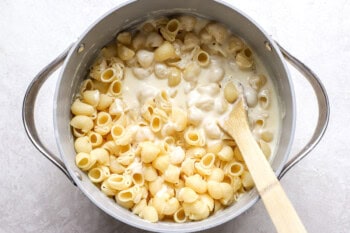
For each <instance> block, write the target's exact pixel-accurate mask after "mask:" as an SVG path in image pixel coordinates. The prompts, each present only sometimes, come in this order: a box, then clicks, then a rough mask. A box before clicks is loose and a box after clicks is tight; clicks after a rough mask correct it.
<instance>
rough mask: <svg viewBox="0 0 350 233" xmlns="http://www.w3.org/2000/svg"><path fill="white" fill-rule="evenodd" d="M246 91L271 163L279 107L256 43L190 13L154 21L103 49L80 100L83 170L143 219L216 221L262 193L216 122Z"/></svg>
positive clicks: (77, 129) (75, 118)
mask: <svg viewBox="0 0 350 233" xmlns="http://www.w3.org/2000/svg"><path fill="white" fill-rule="evenodd" d="M242 94H244V95H245V97H246V100H247V101H246V102H247V106H246V107H247V111H248V120H249V123H250V127H251V130H252V133H253V135H254V137H255V139H256V141H257V142H258V145H259V146H260V147H261V149H262V151H263V152H264V154H265V156H266V158H268V159H272V158H273V155H274V153H275V147H276V145H277V143H278V138H279V135H278V133H279V131H278V130H279V128H278V127H279V114H278V101H277V99H276V93H275V90H274V88H273V83H272V81H271V80H270V78H269V76H268V75H267V72H266V70H265V68H264V67H263V66H262V63H261V62H260V60H259V59H258V57H257V55H256V54H255V53H254V51H253V50H252V49H251V48H250V47H249V45H248V44H246V43H245V42H244V41H243V40H242V39H241V38H239V37H237V36H235V35H233V34H232V33H231V32H230V31H229V30H228V28H226V27H225V26H224V25H222V24H220V23H217V22H213V21H209V20H206V19H201V18H198V17H194V16H191V15H180V16H177V17H172V18H167V17H161V18H158V19H153V20H148V21H146V22H144V23H142V24H140V25H139V26H137V27H136V29H135V30H133V31H123V32H120V33H118V34H117V36H116V38H115V40H114V41H113V42H111V43H110V44H108V45H106V46H105V47H104V48H102V49H101V51H100V53H99V55H98V57H97V58H96V60H95V61H94V63H93V65H92V66H91V68H90V72H89V74H88V77H87V79H86V80H84V81H83V83H82V84H81V87H80V89H79V94H77V96H76V97H75V98H74V100H73V102H72V105H71V112H72V118H71V121H70V126H71V128H72V134H73V135H74V136H75V141H74V148H75V151H76V155H75V162H76V165H77V167H78V168H79V169H81V170H82V171H84V172H86V174H87V177H88V178H89V179H90V180H91V182H93V183H94V184H95V185H96V186H97V187H98V188H100V190H101V192H102V193H104V194H105V195H106V196H108V197H110V198H113V199H114V200H115V202H116V203H117V204H118V205H120V206H122V207H123V208H126V209H129V210H130V211H132V212H133V213H134V214H136V215H138V216H139V217H141V218H143V219H144V220H145V221H149V222H158V221H162V220H164V221H166V220H167V221H168V220H173V221H174V222H177V223H183V222H187V221H198V220H203V219H205V218H208V217H209V216H211V215H213V214H215V212H217V211H221V210H222V209H223V208H225V207H226V206H230V205H232V204H234V203H235V202H236V201H237V200H239V198H240V196H242V195H244V194H245V193H247V192H249V190H251V189H252V188H253V187H254V182H253V180H252V178H251V175H250V173H249V171H248V169H247V167H246V165H245V163H244V160H243V157H242V155H241V153H240V150H239V148H238V147H237V146H236V143H235V141H234V140H233V139H232V138H230V137H228V136H227V135H226V134H225V132H223V131H222V130H221V129H220V128H219V127H218V125H217V124H216V122H217V121H218V120H222V119H224V118H225V117H227V116H228V114H229V113H230V111H231V110H232V107H233V104H234V103H235V101H236V100H237V98H238V97H239V96H241V95H242Z"/></svg>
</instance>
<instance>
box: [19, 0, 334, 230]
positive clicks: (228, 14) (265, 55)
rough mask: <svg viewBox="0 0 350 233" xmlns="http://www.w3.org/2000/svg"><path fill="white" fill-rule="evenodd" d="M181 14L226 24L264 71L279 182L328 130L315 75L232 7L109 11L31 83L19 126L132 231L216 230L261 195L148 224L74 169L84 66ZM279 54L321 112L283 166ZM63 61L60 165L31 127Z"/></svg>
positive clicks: (283, 84)
mask: <svg viewBox="0 0 350 233" xmlns="http://www.w3.org/2000/svg"><path fill="white" fill-rule="evenodd" d="M179 13H182V14H183V13H186V14H194V15H199V16H202V17H206V18H209V19H213V20H216V21H219V22H222V23H223V24H226V25H228V26H229V28H230V29H231V30H232V32H233V33H234V34H236V35H238V36H240V37H242V38H244V40H245V41H246V42H247V43H248V44H249V45H250V46H251V47H252V48H253V50H254V51H255V52H256V53H257V54H258V56H259V57H260V59H261V60H262V61H263V63H264V65H265V66H266V67H267V70H268V72H269V75H270V77H271V78H272V80H273V82H274V85H275V88H276V90H277V92H278V97H279V104H280V109H281V111H282V112H283V119H282V132H281V135H280V141H279V145H278V149H277V152H276V155H275V157H274V160H273V161H272V164H271V166H272V168H273V170H274V171H275V172H276V175H277V176H278V177H279V178H281V177H282V176H283V175H284V174H285V173H286V172H287V171H288V170H289V169H290V168H291V167H293V166H294V165H295V164H296V163H298V162H299V161H300V160H301V159H302V158H304V157H305V156H306V155H307V154H308V153H309V152H310V151H311V150H312V149H313V148H314V147H315V146H316V144H317V143H318V142H319V141H320V139H321V138H322V136H323V134H324V132H325V130H326V128H327V124H328V119H329V103H328V97H327V94H326V91H325V89H324V87H323V85H322V83H321V82H320V80H319V79H318V78H317V76H316V75H315V74H314V73H313V72H312V71H311V70H310V69H308V68H307V67H306V66H305V65H304V64H303V63H301V62H300V61H298V60H297V59H295V58H294V57H293V56H291V55H290V54H289V53H288V52H286V51H285V50H284V49H283V48H281V47H280V46H279V45H278V44H277V43H276V42H274V41H273V40H272V38H271V37H270V36H268V35H267V34H266V33H265V32H264V31H263V30H262V29H261V28H260V27H259V26H258V25H257V24H256V23H255V22H254V21H253V20H251V19H250V18H249V17H247V16H246V15H245V14H243V13H242V12H241V11H239V10H238V9H236V8H234V7H233V6H229V5H227V4H226V3H222V2H219V1H212V0H200V1H199V0H177V1H163V0H147V1H146V0H140V1H130V2H128V3H127V4H124V5H122V6H118V7H117V8H115V9H113V10H111V11H110V12H108V13H107V14H105V15H104V16H103V17H101V18H100V19H99V20H98V21H97V22H96V23H95V24H93V25H92V26H91V27H90V28H89V29H88V30H87V31H86V32H85V33H84V34H83V35H82V36H81V37H80V39H79V40H78V41H77V42H75V43H74V44H73V45H72V46H70V47H69V48H68V49H67V50H66V51H64V52H63V53H62V54H61V55H59V56H58V57H57V58H56V59H55V60H54V61H53V62H51V63H50V64H49V65H47V66H46V67H45V68H44V69H43V70H42V71H41V72H40V73H39V74H38V75H37V76H36V77H35V78H34V80H33V81H32V83H31V84H30V85H29V87H28V90H27V92H26V95H25V97H24V102H23V122H24V126H25V129H26V132H27V134H28V137H29V138H30V140H31V141H32V143H33V144H34V146H35V147H36V148H37V149H38V150H39V151H40V152H41V153H42V154H43V155H45V156H46V157H47V158H48V159H49V160H50V161H52V162H53V163H54V164H55V165H56V166H57V167H58V168H60V169H61V170H62V172H64V173H65V175H66V176H67V177H68V178H69V179H70V180H71V182H72V183H74V184H75V185H77V186H78V187H79V188H80V189H81V190H82V191H83V192H84V193H85V195H86V196H87V197H88V198H90V200H91V201H92V202H94V203H95V204H96V205H97V206H99V207H100V208H101V209H102V210H103V211H105V212H106V213H108V214H109V215H111V216H112V217H114V218H115V219H117V220H120V221H123V222H124V223H127V224H129V225H132V226H134V227H138V228H141V229H145V230H150V231H158V232H164V231H168V232H190V231H198V230H204V229H207V228H211V227H214V226H217V225H220V224H222V223H225V222H227V221H229V220H232V219H234V218H235V217H237V216H238V215H240V214H241V213H243V212H244V211H246V210H247V209H248V208H250V207H251V206H252V205H253V204H254V203H255V202H256V201H257V200H258V198H259V196H258V194H257V192H256V191H255V189H253V190H252V191H251V192H250V193H249V194H248V195H245V196H244V197H242V198H241V199H240V200H239V201H238V203H236V204H234V205H232V206H231V207H229V208H226V209H224V210H222V211H221V212H218V213H216V214H215V215H213V216H211V217H209V218H208V219H205V220H203V221H199V222H188V223H183V224H179V223H171V222H158V223H149V222H146V221H144V220H142V219H141V218H139V217H138V216H136V215H134V214H132V213H131V212H130V211H128V210H126V209H124V208H122V207H120V206H118V205H117V204H116V203H115V202H114V200H112V199H110V198H108V197H106V196H105V195H104V194H103V193H102V192H100V191H99V190H98V189H97V188H96V186H95V185H93V184H92V183H91V182H90V180H89V179H88V177H87V176H86V174H85V173H84V172H82V171H80V170H79V169H78V168H77V167H76V165H75V151H74V146H73V136H72V133H71V130H70V126H69V121H70V118H71V113H70V106H71V103H72V100H73V97H74V95H75V94H76V93H77V90H78V85H79V84H80V83H81V81H82V80H83V79H84V77H86V74H87V70H88V67H89V66H90V64H91V63H92V61H93V60H94V58H95V57H96V55H97V53H98V51H99V50H100V49H101V48H102V47H103V46H104V45H105V44H107V43H108V42H109V41H111V40H112V39H113V38H114V37H115V35H116V34H117V33H118V32H119V31H121V30H124V29H126V28H129V27H132V26H133V25H135V24H136V23H139V22H142V21H144V20H146V19H148V18H150V17H157V16H161V15H170V14H179ZM282 55H283V56H284V57H285V58H286V59H287V60H288V61H290V62H291V64H292V65H294V66H295V67H296V68H297V69H298V70H299V71H300V72H301V73H302V74H304V76H305V78H307V80H308V81H309V82H310V84H311V86H312V87H313V89H314V92H315V94H316V97H317V101H318V107H319V117H318V123H317V126H316V129H315V131H314V133H313V136H312V137H311V139H310V141H309V142H308V143H307V145H306V146H305V147H304V148H303V149H302V150H301V151H300V152H299V153H298V154H297V155H296V156H295V157H293V158H292V159H291V160H290V161H289V162H287V163H286V161H287V157H288V155H289V152H290V148H291V145H292V141H293V137H294V129H295V111H296V110H295V99H294V91H293V86H292V81H291V77H290V76H289V73H288V70H287V67H286V65H285V63H284V60H283V57H282ZM63 62H64V64H63V67H62V71H61V75H60V78H59V80H58V83H57V89H56V95H55V103H54V124H55V136H56V140H57V145H58V147H59V150H60V155H61V159H62V160H61V159H59V158H58V157H56V156H55V155H53V154H52V153H51V152H50V151H49V150H48V149H47V148H46V147H45V146H44V145H43V144H42V142H41V141H40V139H39V137H38V132H37V130H36V128H35V123H34V103H35V99H36V96H37V94H38V91H39V89H40V87H41V86H42V84H43V83H44V82H45V81H46V79H47V78H48V77H49V75H50V74H51V73H52V72H53V71H54V70H56V69H57V68H58V67H59V66H60V65H61V64H62V63H63Z"/></svg>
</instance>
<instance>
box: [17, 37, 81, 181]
mask: <svg viewBox="0 0 350 233" xmlns="http://www.w3.org/2000/svg"><path fill="white" fill-rule="evenodd" d="M72 45H73V44H72ZM72 45H70V46H69V47H68V48H67V49H66V50H65V51H63V52H62V53H61V54H60V55H59V56H58V57H57V58H55V59H54V60H53V61H52V62H50V63H49V64H48V65H47V66H45V67H44V68H43V69H42V70H41V71H40V72H39V73H38V74H37V75H36V76H35V78H34V79H33V81H32V82H31V83H30V84H29V86H28V88H27V91H26V93H25V96H24V99H23V106H22V120H23V125H24V129H25V131H26V133H27V135H28V138H29V139H30V141H31V142H32V143H33V145H34V146H35V147H36V149H38V150H39V151H40V152H41V154H43V155H44V156H45V157H46V158H47V159H48V160H50V161H51V162H52V163H53V164H54V165H56V167H58V168H59V169H60V170H61V171H62V172H63V173H64V174H65V175H66V176H67V177H68V179H69V180H70V181H71V182H72V183H73V184H74V185H75V183H74V181H73V178H72V177H71V176H70V174H69V172H68V170H67V168H66V166H65V165H64V163H63V162H62V160H60V159H59V158H58V157H57V156H55V155H54V154H53V153H52V152H51V151H50V150H49V149H48V148H47V147H46V146H44V144H43V143H42V141H41V140H40V138H39V135H38V132H37V130H36V127H35V121H34V107H35V100H36V97H37V95H38V93H39V90H40V88H41V86H42V85H43V84H44V83H45V81H46V80H47V78H48V77H50V75H51V74H52V73H53V72H54V71H55V70H57V68H58V67H60V66H61V65H62V63H63V61H64V59H65V58H66V57H67V55H68V52H69V50H70V49H71V47H72Z"/></svg>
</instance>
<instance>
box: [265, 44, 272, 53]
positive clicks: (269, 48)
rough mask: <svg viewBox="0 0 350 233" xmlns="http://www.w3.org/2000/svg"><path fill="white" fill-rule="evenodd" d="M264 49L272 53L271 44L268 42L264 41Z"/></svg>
mask: <svg viewBox="0 0 350 233" xmlns="http://www.w3.org/2000/svg"><path fill="white" fill-rule="evenodd" d="M265 48H266V49H267V51H270V52H271V51H272V47H271V44H270V42H268V41H265Z"/></svg>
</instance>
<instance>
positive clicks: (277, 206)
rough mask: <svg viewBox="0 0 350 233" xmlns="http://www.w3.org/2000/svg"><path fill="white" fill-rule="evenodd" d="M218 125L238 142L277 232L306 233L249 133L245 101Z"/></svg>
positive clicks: (237, 105)
mask: <svg viewBox="0 0 350 233" xmlns="http://www.w3.org/2000/svg"><path fill="white" fill-rule="evenodd" d="M218 124H219V126H220V127H221V128H222V129H223V130H224V131H225V132H227V133H228V134H229V135H230V136H231V137H232V138H233V139H234V140H235V141H236V143H237V145H238V147H239V149H240V151H241V153H242V156H243V158H244V161H245V163H246V165H247V167H248V169H249V172H250V174H251V176H252V178H253V180H254V183H255V187H256V188H257V190H258V192H259V194H260V197H261V199H262V201H263V203H264V205H265V208H266V209H267V212H268V213H269V215H270V218H271V219H272V222H273V224H274V225H275V227H276V229H277V232H279V233H299V232H307V231H306V229H305V227H304V225H303V223H302V222H301V220H300V219H299V216H298V214H297V213H296V211H295V209H294V207H293V206H292V204H291V202H290V201H289V199H288V197H287V195H286V194H285V192H284V190H283V188H282V186H281V184H280V183H279V181H278V179H277V178H276V176H275V173H274V172H273V171H272V168H271V166H270V164H269V163H268V161H267V160H266V158H265V156H264V154H263V152H262V151H261V149H260V147H259V146H258V144H257V142H256V141H255V139H254V137H253V135H252V133H251V131H250V128H249V124H248V121H247V114H246V110H245V107H244V100H243V97H239V98H238V100H237V101H236V103H234V106H233V109H232V111H231V113H230V115H229V117H228V119H227V120H226V121H225V122H218Z"/></svg>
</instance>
